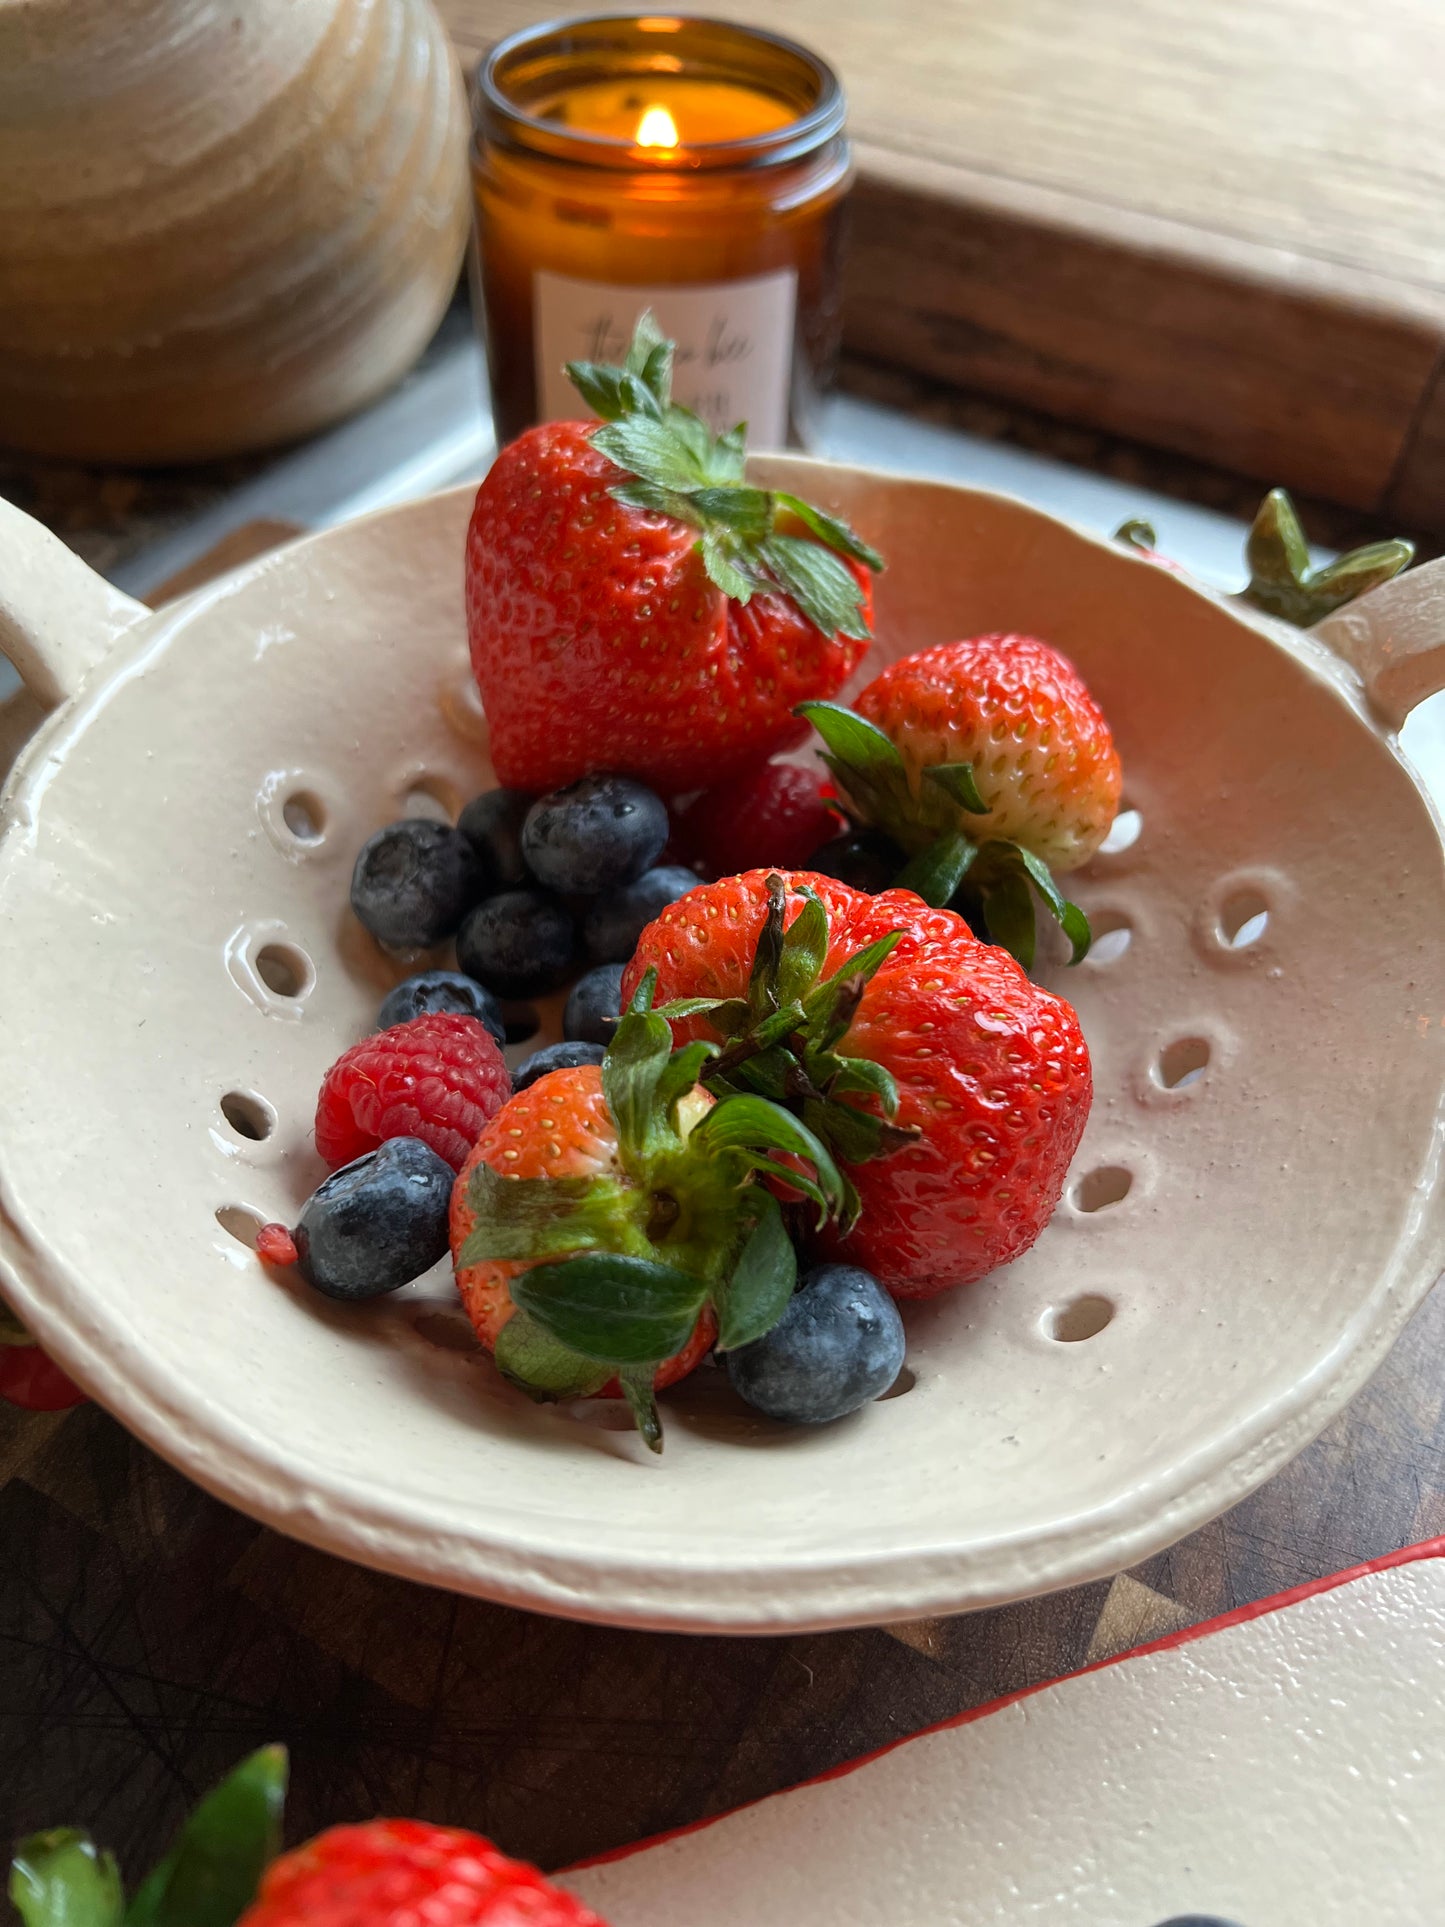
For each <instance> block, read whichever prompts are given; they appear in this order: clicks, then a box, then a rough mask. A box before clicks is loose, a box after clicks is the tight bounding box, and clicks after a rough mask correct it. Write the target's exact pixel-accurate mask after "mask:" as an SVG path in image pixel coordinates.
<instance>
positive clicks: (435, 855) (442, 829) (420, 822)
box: [351, 816, 486, 950]
mask: <svg viewBox="0 0 1445 1927" xmlns="http://www.w3.org/2000/svg"><path fill="white" fill-rule="evenodd" d="M485 887H486V879H485V877H484V876H483V874H482V867H481V864H480V863H479V862H478V860H477V855H476V852H475V851H474V850H473V848H472V846H471V844H470V843H468V841H467V839H466V838H465V837H464V836H458V835H457V833H456V831H455V830H454V829H452V828H451V827H450V825H449V824H446V823H433V822H430V821H429V820H428V819H427V818H425V817H419V816H418V817H407V818H406V819H405V820H404V821H403V822H400V823H388V825H387V826H386V828H385V829H384V830H378V831H377V833H376V835H375V836H373V837H371V838H369V839H368V841H367V842H365V843H364V844H363V845H362V846H361V854H360V856H359V857H357V859H356V868H355V870H354V871H353V872H352V875H351V907H352V909H353V910H354V911H355V912H356V914H357V916H358V917H359V918H360V919H361V921H362V922H363V923H364V924H365V925H366V928H367V929H368V930H369V931H370V932H371V934H372V936H373V937H375V938H377V939H378V941H379V942H381V943H386V944H390V945H391V946H392V947H393V949H396V950H425V949H426V948H427V947H428V945H430V944H434V943H440V942H441V940H442V938H443V937H450V936H451V935H453V933H454V932H455V930H456V928H457V926H458V925H459V924H460V922H461V920H462V918H463V917H464V916H465V915H466V914H467V912H468V910H470V909H471V907H472V905H473V904H474V903H475V902H476V901H477V900H478V898H479V897H480V896H481V895H482V892H483V890H484V889H485Z"/></svg>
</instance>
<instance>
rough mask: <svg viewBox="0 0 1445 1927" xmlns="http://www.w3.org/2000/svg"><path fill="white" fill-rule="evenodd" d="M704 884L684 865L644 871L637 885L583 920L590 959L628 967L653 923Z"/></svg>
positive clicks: (606, 900) (597, 905)
mask: <svg viewBox="0 0 1445 1927" xmlns="http://www.w3.org/2000/svg"><path fill="white" fill-rule="evenodd" d="M701 881H702V879H701V878H700V877H699V876H697V875H696V873H695V872H694V871H692V870H684V869H683V868H682V866H681V864H678V863H665V864H663V865H662V867H661V868H660V869H657V870H644V871H643V873H642V875H641V876H640V877H639V878H638V879H637V881H636V882H635V883H625V884H623V886H622V888H621V889H620V890H615V891H614V892H613V893H612V895H611V896H606V897H602V898H600V899H599V901H598V902H596V903H594V904H593V905H592V907H591V909H590V910H588V912H587V914H586V916H585V917H584V918H583V920H582V941H583V942H584V943H585V944H586V946H587V955H588V956H589V957H590V958H591V959H592V961H593V963H626V962H627V960H628V958H629V957H630V956H631V955H632V953H633V951H634V950H635V949H636V948H637V939H638V938H639V937H640V936H641V935H642V933H643V931H644V930H645V929H646V928H647V926H648V924H650V923H651V922H652V919H653V918H654V917H656V916H660V915H661V914H662V912H663V911H664V910H665V909H666V908H667V906H668V904H670V903H676V902H677V900H678V898H679V897H685V896H686V895H687V893H688V891H689V890H695V889H696V888H697V887H698V884H699V883H700V882H701Z"/></svg>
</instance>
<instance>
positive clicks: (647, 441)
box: [592, 414, 708, 493]
mask: <svg viewBox="0 0 1445 1927" xmlns="http://www.w3.org/2000/svg"><path fill="white" fill-rule="evenodd" d="M592 446H593V447H594V448H600V449H601V450H602V453H603V454H604V455H606V456H608V457H609V458H610V459H611V460H612V461H614V462H616V464H617V466H618V467H619V468H625V469H626V470H627V471H628V472H629V474H632V475H636V476H639V477H640V478H641V479H642V480H643V481H644V482H652V483H655V484H656V486H657V487H659V488H672V489H680V490H682V491H683V492H684V493H686V492H688V491H689V490H692V489H698V488H701V487H702V486H703V484H704V483H705V482H706V481H707V479H708V476H707V470H706V468H705V467H704V465H703V463H702V462H700V461H699V460H698V458H697V453H696V451H695V450H694V449H693V448H691V447H689V445H688V443H687V442H686V441H685V440H684V439H683V437H681V436H680V435H677V434H675V433H674V432H673V430H672V429H671V428H670V427H669V426H668V424H667V423H666V422H662V421H659V420H658V419H657V417H656V416H654V415H643V414H639V415H624V416H623V417H622V418H621V420H619V421H614V422H607V423H605V424H604V425H603V426H602V427H601V428H599V429H597V430H596V431H595V432H594V434H593V436H592Z"/></svg>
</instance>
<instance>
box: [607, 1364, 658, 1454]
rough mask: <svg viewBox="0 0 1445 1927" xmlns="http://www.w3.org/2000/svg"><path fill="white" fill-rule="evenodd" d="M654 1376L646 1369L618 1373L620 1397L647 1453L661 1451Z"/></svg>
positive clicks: (649, 1369)
mask: <svg viewBox="0 0 1445 1927" xmlns="http://www.w3.org/2000/svg"><path fill="white" fill-rule="evenodd" d="M654 1377H655V1374H654V1373H653V1371H652V1370H651V1368H648V1369H647V1370H645V1371H640V1372H637V1371H632V1372H619V1373H618V1374H617V1378H618V1382H619V1384H620V1385H621V1386H622V1396H623V1397H624V1398H625V1399H626V1400H627V1405H628V1409H629V1410H630V1411H631V1413H632V1422H633V1424H634V1425H635V1426H636V1427H637V1429H638V1432H639V1433H640V1434H641V1436H642V1442H643V1444H644V1445H645V1446H646V1447H647V1449H648V1451H649V1452H661V1450H662V1417H661V1415H660V1413H659V1412H658V1409H657V1394H656V1392H655V1391H654V1389H653V1379H654Z"/></svg>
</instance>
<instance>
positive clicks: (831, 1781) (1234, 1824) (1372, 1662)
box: [563, 1539, 1445, 1927]
mask: <svg viewBox="0 0 1445 1927" xmlns="http://www.w3.org/2000/svg"><path fill="white" fill-rule="evenodd" d="M1119 1583H1120V1584H1121V1585H1123V1586H1129V1585H1132V1584H1133V1582H1132V1581H1131V1580H1129V1579H1127V1578H1126V1579H1124V1580H1122V1581H1120V1582H1119ZM1134 1590H1135V1591H1136V1592H1137V1591H1139V1590H1140V1589H1139V1588H1138V1587H1137V1586H1136V1587H1135V1588H1134ZM1106 1612H1107V1608H1106ZM1442 1704H1445V1540H1441V1539H1436V1540H1434V1541H1430V1542H1427V1543H1426V1544H1425V1545H1423V1546H1411V1547H1409V1548H1408V1549H1407V1550H1406V1551H1405V1552H1403V1553H1398V1554H1395V1555H1393V1556H1392V1557H1391V1558H1390V1559H1389V1560H1387V1561H1385V1562H1383V1569H1381V1568H1380V1567H1376V1568H1374V1569H1368V1568H1367V1569H1365V1570H1362V1571H1359V1572H1357V1573H1353V1574H1348V1573H1346V1574H1340V1575H1339V1576H1338V1577H1337V1578H1334V1579H1326V1580H1323V1581H1321V1582H1320V1583H1319V1584H1317V1585H1315V1586H1312V1587H1309V1588H1308V1589H1306V1591H1305V1593H1304V1594H1303V1595H1302V1594H1301V1593H1298V1592H1295V1593H1285V1594H1283V1595H1282V1596H1281V1597H1279V1598H1276V1599H1264V1600H1260V1601H1258V1602H1257V1603H1256V1604H1254V1605H1251V1606H1247V1607H1245V1609H1244V1611H1243V1612H1242V1613H1234V1614H1230V1615H1228V1616H1227V1617H1226V1618H1225V1619H1223V1620H1216V1621H1214V1622H1212V1623H1211V1624H1208V1625H1204V1626H1192V1627H1190V1628H1189V1630H1188V1631H1187V1632H1186V1633H1184V1634H1182V1635H1175V1636H1173V1637H1171V1638H1167V1639H1165V1640H1163V1641H1161V1642H1159V1644H1158V1645H1156V1646H1155V1647H1153V1648H1152V1649H1150V1650H1146V1651H1144V1652H1138V1653H1131V1654H1128V1655H1126V1656H1125V1657H1124V1658H1122V1659H1121V1660H1120V1661H1119V1662H1118V1663H1117V1664H1108V1665H1104V1666H1102V1667H1096V1668H1094V1669H1093V1670H1091V1671H1088V1672H1085V1673H1081V1674H1077V1675H1075V1676H1074V1677H1073V1678H1070V1679H1061V1680H1053V1681H1050V1682H1049V1684H1048V1685H1046V1686H1043V1687H1040V1688H1038V1689H1036V1690H1034V1691H1032V1692H1026V1693H1021V1694H1015V1695H1013V1696H1012V1697H1010V1698H1009V1699H1006V1700H1000V1701H998V1702H997V1703H996V1704H994V1705H992V1706H981V1707H978V1708H976V1709H974V1710H972V1711H970V1712H968V1713H965V1714H964V1715H963V1716H962V1718H961V1719H959V1720H956V1721H950V1722H949V1723H947V1724H946V1725H944V1726H941V1727H938V1728H936V1729H935V1730H934V1731H932V1732H929V1733H921V1734H917V1735H915V1736H914V1737H913V1738H912V1739H907V1740H902V1741H900V1742H899V1743H898V1744H897V1745H896V1746H892V1747H888V1748H886V1749H885V1750H884V1751H883V1752H882V1753H881V1754H877V1755H875V1756H874V1757H873V1758H871V1759H867V1760H858V1761H854V1762H852V1763H851V1764H850V1765H848V1766H844V1767H841V1768H838V1769H835V1770H834V1771H833V1772H832V1773H829V1774H826V1775H825V1776H824V1777H823V1778H822V1779H821V1780H817V1781H814V1782H813V1783H812V1784H811V1785H808V1786H802V1787H795V1788H793V1789H792V1790H791V1791H789V1792H787V1793H780V1794H776V1795H774V1796H773V1797H772V1798H771V1799H766V1800H760V1801H758V1802H757V1803H756V1804H755V1805H753V1806H750V1807H744V1808H743V1809H742V1810H741V1811H739V1812H737V1813H729V1814H724V1815H723V1816H722V1817H721V1818H718V1819H713V1820H706V1821H704V1822H703V1824H702V1825H701V1826H697V1827H685V1828H683V1829H682V1830H681V1831H680V1832H679V1833H677V1834H675V1835H673V1836H672V1837H671V1838H666V1839H663V1840H658V1841H651V1842H645V1843H644V1844H643V1845H641V1846H639V1847H626V1848H623V1849H622V1850H621V1851H620V1852H619V1853H616V1854H612V1855H609V1856H607V1858H606V1859H605V1860H604V1861H603V1862H601V1863H599V1864H597V1865H594V1866H590V1867H581V1868H578V1869H576V1870H575V1871H574V1872H572V1873H569V1874H566V1875H564V1876H563V1884H564V1885H566V1886H568V1887H570V1888H572V1889H573V1891H574V1892H576V1893H577V1894H579V1895H580V1896H581V1897H582V1899H583V1900H585V1901H586V1902H587V1904H588V1905H589V1906H591V1907H595V1908H596V1909H597V1911H598V1912H599V1913H600V1914H601V1915H602V1916H603V1917H604V1919H606V1920H608V1921H610V1922H611V1923H612V1927H657V1923H658V1922H659V1921H666V1922H667V1923H668V1927H725V1923H727V1924H730V1923H733V1922H736V1921H746V1922H747V1923H748V1927H796V1923H797V1922H799V1921H837V1922H848V1923H850V1924H851V1923H854V1922H862V1921H884V1920H886V1921H889V1922H890V1923H892V1927H943V1923H947V1927H1022V1923H1023V1922H1025V1921H1039V1922H1047V1923H1048V1927H1151V1923H1158V1927H1228V1923H1229V1922H1241V1923H1243V1927H1359V1923H1360V1922H1361V1921H1379V1922H1382V1923H1383V1922H1386V1921H1389V1922H1392V1923H1398V1927H1405V1924H1406V1923H1407V1922H1408V1923H1415V1927H1424V1923H1425V1922H1427V1921H1431V1922H1433V1921H1439V1920H1442V1919H1445V1830H1442V1828H1441V1826H1440V1811H1441V1804H1442V1802H1445V1747H1442V1745H1441V1743H1440V1741H1441V1725H1442V1714H1441V1707H1442Z"/></svg>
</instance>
